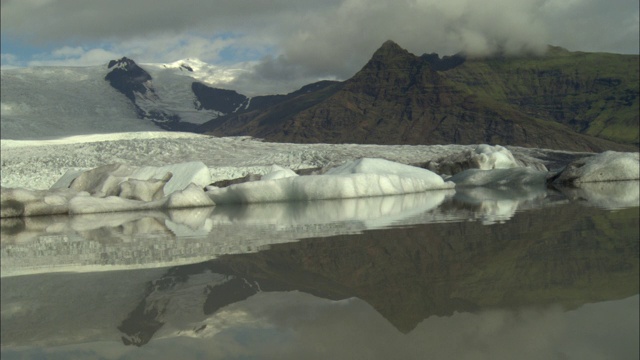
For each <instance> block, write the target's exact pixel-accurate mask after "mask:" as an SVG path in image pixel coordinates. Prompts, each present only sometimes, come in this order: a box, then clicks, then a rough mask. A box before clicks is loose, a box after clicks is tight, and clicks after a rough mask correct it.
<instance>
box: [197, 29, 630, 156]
mask: <svg viewBox="0 0 640 360" xmlns="http://www.w3.org/2000/svg"><path fill="white" fill-rule="evenodd" d="M603 57H604V60H603ZM576 58H577V59H582V62H581V63H579V64H578V65H579V66H577V67H575V69H574V70H575V71H574V72H575V73H576V74H577V75H576V76H575V78H574V79H572V78H571V77H570V76H568V75H567V73H568V71H567V70H565V68H567V67H568V66H569V65H567V64H569V63H571V62H572V61H575V60H576ZM585 58H588V59H586V60H585ZM567 59H568V60H567ZM620 59H622V60H620ZM634 59H635V60H637V59H638V57H637V56H635V57H634V56H625V55H615V54H595V53H593V54H592V53H571V52H565V51H563V50H562V49H559V48H550V51H549V54H547V55H540V56H531V55H529V56H520V57H517V56H507V55H496V56H493V57H483V58H473V57H467V56H465V55H464V54H456V55H453V56H445V57H442V58H440V57H439V56H438V55H437V54H423V55H422V56H416V55H413V54H411V53H409V52H408V51H407V50H405V49H403V48H401V47H400V46H399V45H398V44H396V43H395V42H393V41H387V42H385V43H384V44H383V45H382V46H381V47H380V48H379V49H378V50H377V51H376V52H374V54H373V55H372V57H371V59H370V60H369V61H368V62H367V63H366V64H365V65H364V66H363V68H362V69H361V70H360V71H359V72H357V73H356V74H355V75H354V76H353V77H351V78H350V79H347V80H345V81H343V82H341V83H340V84H339V85H337V86H336V87H335V88H334V90H335V91H334V92H333V93H331V94H325V95H326V96H318V94H308V95H306V96H305V97H302V98H299V99H298V100H299V101H300V102H304V103H307V104H308V105H309V106H306V107H304V108H303V109H294V110H292V111H288V112H285V113H283V112H282V109H264V110H261V111H254V112H249V111H248V112H240V113H236V114H231V115H227V116H222V117H220V118H218V119H215V120H212V121H210V122H207V123H205V124H203V125H202V126H201V131H203V132H205V133H210V134H213V135H218V136H228V135H250V136H254V137H258V138H263V139H265V140H267V141H280V142H300V143H314V142H327V143H345V142H346V143H374V144H424V145H433V144H448V143H456V144H472V143H499V144H502V145H517V146H527V147H546V148H553V149H565V150H578V151H602V150H627V151H633V149H634V148H635V149H637V146H638V135H637V132H638V131H637V129H638V126H637V123H638V115H637V111H636V112H635V113H634V110H635V109H637V108H638V94H637V92H638V91H637V89H638V84H637V83H633V80H632V78H633V75H631V76H629V75H627V76H626V77H625V76H623V75H624V71H627V70H629V69H631V70H633V68H632V67H631V65H630V64H631V63H632V62H633V60H634ZM607 60H609V61H610V62H612V64H608V65H607V64H601V63H602V62H603V61H607ZM619 62H622V65H620V66H618V67H616V64H617V63H619ZM594 64H595V65H598V64H599V65H601V66H600V68H596V69H595V70H594V69H592V67H594V66H595V65H594ZM605 65H606V66H605ZM619 67H622V68H623V69H622V70H620V69H619ZM569 70H571V68H569ZM594 71H595V73H593V74H592V72H594ZM635 72H636V73H637V72H638V71H637V67H636V68H635ZM583 73H584V75H581V74H583ZM616 87H618V88H620V87H625V89H616ZM603 101H604V102H606V104H601V103H602V102H603ZM581 104H582V105H581ZM606 105H611V106H610V107H607V106H606ZM596 106H599V109H600V108H602V109H604V110H606V111H604V110H601V111H597V110H598V109H595V108H596ZM274 114H278V115H279V116H280V117H281V119H280V121H279V122H278V123H277V124H276V123H274V122H272V123H266V122H264V121H262V119H264V118H272V117H274ZM620 114H622V118H621V119H617V118H616V117H617V116H619V115H620ZM590 124H593V125H594V127H590V126H589V125H590ZM634 124H635V125H634ZM598 126H599V127H600V130H598V129H597V128H596V127H598ZM634 130H635V131H634ZM617 133H620V134H623V135H622V136H616V134H617ZM594 135H600V138H598V137H595V136H594ZM614 140H616V141H618V142H620V143H621V144H619V143H615V142H614Z"/></svg>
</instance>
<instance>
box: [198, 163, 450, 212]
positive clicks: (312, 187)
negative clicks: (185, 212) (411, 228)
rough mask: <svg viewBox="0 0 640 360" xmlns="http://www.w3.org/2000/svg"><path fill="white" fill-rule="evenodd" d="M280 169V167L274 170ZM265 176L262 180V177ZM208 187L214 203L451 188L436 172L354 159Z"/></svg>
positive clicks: (353, 196) (349, 196)
mask: <svg viewBox="0 0 640 360" xmlns="http://www.w3.org/2000/svg"><path fill="white" fill-rule="evenodd" d="M276 171H281V170H276ZM265 178H266V180H265ZM269 178H271V175H270V174H267V175H265V176H264V177H263V179H262V180H260V181H252V182H246V183H241V184H235V185H230V186H228V187H225V188H219V189H216V188H210V189H209V190H207V195H209V197H210V198H211V199H212V200H213V201H214V202H215V203H216V204H229V203H243V204H245V203H262V202H278V201H304V200H325V199H345V198H357V197H369V196H382V195H400V194H407V193H416V192H422V191H428V190H442V189H451V188H453V187H454V186H455V185H454V184H453V183H451V182H445V181H444V180H443V179H442V178H441V177H440V176H438V175H437V174H435V173H433V172H431V171H429V170H426V169H421V168H418V167H415V166H410V165H404V164H400V163H395V162H392V161H388V160H384V159H367V158H364V159H358V160H354V161H351V162H348V163H346V164H344V165H342V166H339V167H337V168H334V169H331V170H329V171H327V172H326V173H325V174H323V175H308V176H289V177H277V178H275V179H271V180H269Z"/></svg>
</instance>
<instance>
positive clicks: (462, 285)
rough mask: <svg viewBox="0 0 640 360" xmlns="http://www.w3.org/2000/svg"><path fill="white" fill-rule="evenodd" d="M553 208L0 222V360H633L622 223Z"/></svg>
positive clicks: (517, 201)
mask: <svg viewBox="0 0 640 360" xmlns="http://www.w3.org/2000/svg"><path fill="white" fill-rule="evenodd" d="M567 195H569V197H566V196H565V195H562V194H559V193H549V192H547V191H542V190H541V191H537V192H536V191H531V190H530V189H529V190H527V191H523V192H522V193H521V194H518V193H514V192H513V191H512V192H510V193H508V194H504V193H501V192H499V191H485V192H478V191H477V190H474V191H467V192H458V193H457V194H455V196H454V195H452V193H451V192H433V193H429V194H422V195H411V196H402V197H389V198H376V199H360V200H345V201H325V202H314V203H299V204H270V205H263V206H238V207H219V208H208V209H197V210H188V211H187V210H185V211H175V212H171V213H162V212H150V213H130V214H113V215H98V216H82V217H51V218H37V219H36V218H34V219H25V220H24V221H23V220H3V221H2V243H1V245H2V276H3V277H2V282H1V284H2V293H1V295H2V301H1V306H2V314H1V343H2V348H1V351H2V353H1V356H2V359H3V360H4V359H39V358H47V359H74V358H75V359H98V358H100V359H105V358H106V359H118V358H122V359H179V358H198V359H254V358H267V359H302V358H304V359H394V358H398V359H581V360H582V359H638V357H639V351H638V346H639V341H638V338H639V336H640V334H639V325H638V320H639V295H638V294H639V290H638V287H639V285H638V284H639V280H640V279H639V277H640V276H639V253H640V251H639V248H640V247H639V240H638V239H639V236H640V234H639V225H638V220H639V218H640V210H639V208H638V206H637V205H636V206H632V207H628V206H629V204H628V203H623V206H615V204H614V206H612V205H611V203H610V202H608V201H610V200H611V198H610V197H609V198H608V200H607V201H599V200H593V198H589V197H588V196H584V195H580V196H577V195H575V194H573V195H572V194H567ZM618 204H619V203H618ZM620 207H622V208H620Z"/></svg>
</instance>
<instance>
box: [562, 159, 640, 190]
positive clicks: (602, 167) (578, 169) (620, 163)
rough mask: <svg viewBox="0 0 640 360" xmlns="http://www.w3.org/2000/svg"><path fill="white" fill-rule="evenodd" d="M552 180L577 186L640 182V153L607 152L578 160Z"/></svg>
mask: <svg viewBox="0 0 640 360" xmlns="http://www.w3.org/2000/svg"><path fill="white" fill-rule="evenodd" d="M552 180H553V182H554V183H555V184H561V185H575V186H579V185H580V184H583V183H592V182H603V181H626V180H640V153H627V152H616V151H605V152H603V153H600V154H597V155H594V156H591V157H586V158H582V159H578V160H575V161H573V162H571V163H570V164H569V165H567V166H566V167H565V169H564V170H563V171H562V172H561V173H560V174H559V175H558V176H557V177H555V178H553V179H552Z"/></svg>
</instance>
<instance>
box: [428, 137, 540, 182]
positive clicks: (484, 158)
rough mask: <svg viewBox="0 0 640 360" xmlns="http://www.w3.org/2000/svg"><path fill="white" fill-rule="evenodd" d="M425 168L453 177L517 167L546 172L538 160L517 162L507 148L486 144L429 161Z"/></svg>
mask: <svg viewBox="0 0 640 360" xmlns="http://www.w3.org/2000/svg"><path fill="white" fill-rule="evenodd" d="M425 167H426V168H427V169H429V170H431V171H434V172H436V173H438V174H441V175H455V174H457V173H459V172H462V171H464V170H467V169H480V170H493V169H510V168H519V167H530V168H533V169H537V170H540V171H547V168H546V167H545V166H544V164H543V163H542V162H540V161H539V160H536V159H527V161H524V160H517V159H516V158H515V157H514V156H513V154H512V153H511V151H509V150H508V149H507V148H505V147H503V146H500V145H495V146H491V145H487V144H481V145H478V146H477V147H476V148H475V149H473V150H470V149H469V150H465V151H461V152H459V153H456V154H452V155H447V156H444V157H440V158H438V159H435V160H431V161H429V162H427V163H426V164H425Z"/></svg>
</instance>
